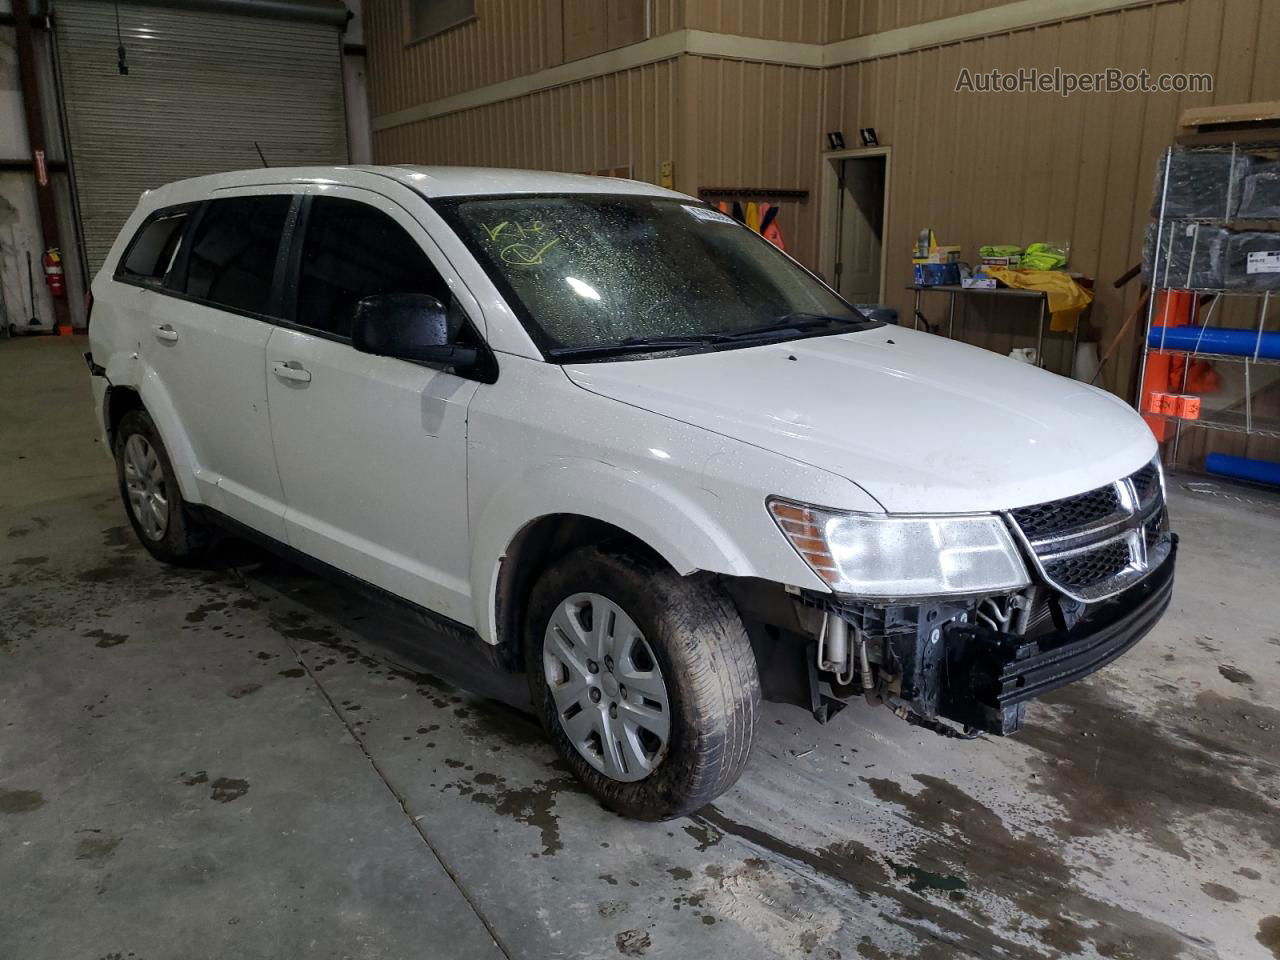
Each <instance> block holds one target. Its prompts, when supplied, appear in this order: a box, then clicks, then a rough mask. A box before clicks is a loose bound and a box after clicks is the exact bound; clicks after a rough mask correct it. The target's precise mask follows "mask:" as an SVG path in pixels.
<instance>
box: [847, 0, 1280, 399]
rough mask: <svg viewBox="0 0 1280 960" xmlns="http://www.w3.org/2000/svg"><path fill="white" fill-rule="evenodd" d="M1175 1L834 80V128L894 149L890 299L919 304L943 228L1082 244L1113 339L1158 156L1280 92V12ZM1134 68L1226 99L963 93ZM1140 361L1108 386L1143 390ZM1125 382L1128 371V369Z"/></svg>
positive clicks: (969, 236) (1254, 5)
mask: <svg viewBox="0 0 1280 960" xmlns="http://www.w3.org/2000/svg"><path fill="white" fill-rule="evenodd" d="M1231 8H1232V9H1231V13H1232V15H1231V16H1230V17H1228V18H1224V17H1223V16H1222V3H1221V2H1217V0H1174V2H1167V3H1160V4H1157V5H1153V6H1147V7H1138V8H1131V9H1128V10H1123V11H1117V12H1114V13H1107V14H1103V15H1098V16H1093V17H1088V18H1085V19H1080V20H1074V21H1070V22H1068V23H1064V24H1058V25H1052V26H1045V27H1039V28H1035V29H1028V30H1021V31H1017V32H1015V33H1011V34H1005V35H1000V36H994V37H988V38H985V39H981V40H976V41H971V42H964V43H957V44H950V45H948V46H944V47H940V48H937V49H932V50H925V51H920V52H915V53H908V54H902V55H898V56H892V57H886V58H883V59H880V60H875V61H871V62H867V63H859V64H853V65H850V66H846V67H840V68H835V69H832V70H829V71H828V72H827V74H826V119H825V122H824V124H823V126H824V128H825V129H831V130H835V129H843V130H845V131H854V130H857V129H858V128H859V127H867V126H871V127H875V128H876V130H877V132H878V133H879V136H880V141H881V143H883V144H888V145H892V146H893V159H892V171H891V176H892V186H891V195H890V198H889V218H888V226H887V233H886V237H885V249H886V251H887V253H888V256H889V290H888V299H889V300H890V302H892V303H894V304H895V305H896V306H898V307H899V308H906V307H908V306H909V305H910V300H909V297H908V294H907V293H906V292H905V291H904V290H903V287H904V286H905V285H906V284H907V283H908V282H909V279H910V265H909V261H908V250H909V248H910V246H911V243H912V242H913V240H914V238H915V236H916V234H917V233H918V232H919V231H920V230H921V229H923V228H924V227H927V226H932V227H934V228H935V229H936V230H937V231H938V234H939V238H940V239H942V240H945V241H947V242H956V243H962V244H964V253H965V254H966V256H967V257H968V258H972V257H973V256H974V255H975V254H976V245H978V244H980V243H984V242H992V243H1029V242H1032V241H1035V240H1058V239H1061V240H1068V241H1070V243H1071V247H1072V251H1071V266H1072V268H1073V269H1075V270H1079V271H1081V272H1083V273H1085V274H1087V275H1090V276H1093V277H1095V278H1097V283H1098V291H1097V292H1098V301H1097V303H1096V304H1095V307H1094V323H1095V324H1097V325H1099V326H1101V328H1102V330H1103V332H1104V342H1105V340H1106V339H1107V338H1108V337H1109V336H1110V335H1111V334H1112V333H1113V332H1114V331H1115V330H1116V329H1118V327H1119V325H1120V323H1121V322H1122V320H1123V318H1124V316H1125V314H1126V312H1127V311H1128V310H1129V309H1131V308H1132V307H1133V306H1134V304H1135V303H1136V298H1137V295H1138V293H1137V286H1136V284H1135V285H1131V286H1130V287H1129V288H1127V289H1126V290H1125V291H1124V292H1122V293H1121V292H1117V291H1115V290H1114V289H1113V288H1112V286H1111V283H1112V281H1113V280H1114V279H1116V278H1117V277H1119V276H1120V275H1121V274H1122V273H1124V272H1125V270H1127V269H1128V268H1129V267H1130V266H1131V265H1132V264H1133V263H1135V262H1136V261H1137V259H1138V257H1139V253H1140V249H1141V248H1140V246H1139V244H1140V239H1141V233H1142V230H1143V228H1144V226H1145V225H1146V223H1147V220H1148V216H1147V214H1148V209H1149V206H1150V203H1151V183H1152V176H1153V172H1154V168H1155V163H1156V159H1157V157H1158V155H1159V154H1160V153H1161V151H1163V149H1164V148H1165V147H1166V146H1167V145H1168V143H1169V142H1170V140H1171V139H1172V137H1173V135H1174V133H1175V128H1176V126H1177V118H1178V116H1179V114H1180V112H1181V111H1182V110H1183V109H1184V108H1186V107H1189V106H1196V105H1202V104H1208V103H1236V102H1242V101H1248V100H1262V99H1268V98H1274V97H1277V96H1280V61H1278V60H1277V59H1276V58H1275V57H1274V56H1272V55H1271V54H1270V53H1268V52H1266V51H1265V50H1264V49H1263V47H1262V44H1260V42H1259V38H1262V37H1266V36H1273V37H1274V36H1280V4H1277V3H1273V2H1271V0H1231ZM1055 65H1058V66H1062V67H1063V68H1064V69H1068V70H1077V71H1082V72H1084V71H1093V70H1101V69H1103V68H1104V67H1108V66H1113V65H1114V66H1118V67H1121V68H1122V69H1125V70H1135V71H1136V70H1140V69H1143V68H1145V69H1148V70H1150V71H1151V72H1152V73H1153V74H1159V73H1162V72H1173V71H1204V72H1208V73H1211V74H1213V75H1214V76H1215V78H1216V85H1215V89H1214V92H1213V93H1212V94H1197V95H1190V94H1188V95H1177V94H1159V95H1140V94H1115V95H1106V94H1077V95H1075V96H1073V97H1070V98H1066V99H1064V98H1061V97H1057V96H1054V95H1049V94H1039V93H1037V94H1031V93H1027V94H977V93H961V94H955V93H953V92H952V91H953V90H954V86H955V82H956V77H957V76H958V74H959V71H960V69H961V68H962V67H967V68H969V69H970V70H972V71H974V72H978V71H989V70H992V69H1000V70H1005V71H1013V70H1017V69H1018V68H1019V67H1027V66H1042V67H1046V68H1050V69H1051V68H1052V67H1053V66H1055ZM1129 367H1130V364H1129V359H1128V357H1126V356H1121V357H1120V358H1118V363H1116V365H1115V366H1114V367H1113V368H1112V372H1111V373H1110V374H1109V376H1108V382H1109V383H1111V384H1112V385H1113V386H1115V387H1118V388H1121V389H1122V390H1125V391H1127V390H1128V377H1127V372H1128V370H1129ZM1117 373H1118V374H1120V376H1119V377H1117V376H1116V374H1117Z"/></svg>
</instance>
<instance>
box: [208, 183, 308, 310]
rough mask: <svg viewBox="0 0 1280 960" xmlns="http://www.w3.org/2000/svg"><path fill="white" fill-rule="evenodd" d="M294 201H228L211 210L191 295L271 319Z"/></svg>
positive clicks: (284, 198) (213, 205) (211, 206)
mask: <svg viewBox="0 0 1280 960" xmlns="http://www.w3.org/2000/svg"><path fill="white" fill-rule="evenodd" d="M292 202H293V198H292V197H288V196H272V197H228V198H227V199H225V200H213V201H211V202H210V203H209V205H208V206H207V207H206V208H205V212H204V215H203V216H202V217H201V218H200V222H199V223H198V224H197V225H196V229H195V233H194V235H193V236H192V238H191V253H190V258H189V262H188V265H187V283H186V288H185V289H186V292H187V294H188V295H190V296H192V297H197V298H198V299H200V300H205V301H208V302H209V303H214V304H217V305H219V306H225V307H230V308H231V309H233V310H244V311H247V312H249V313H267V312H269V311H270V308H271V279H272V276H273V275H274V274H275V268H276V254H277V253H278V252H279V249H280V236H281V234H282V233H283V232H284V221H285V217H286V216H287V215H288V213H289V205H290V204H291V203H292Z"/></svg>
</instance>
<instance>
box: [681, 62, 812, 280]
mask: <svg viewBox="0 0 1280 960" xmlns="http://www.w3.org/2000/svg"><path fill="white" fill-rule="evenodd" d="M688 59H690V60H692V61H694V62H695V63H696V70H697V76H698V80H697V86H696V87H695V88H694V89H693V91H692V95H691V96H690V97H689V101H690V103H691V104H696V109H697V110H698V111H699V114H698V122H697V124H696V131H695V135H696V137H697V141H696V153H697V158H696V181H695V182H686V181H681V189H683V190H687V191H688V192H691V193H692V192H696V191H697V190H698V189H699V188H700V187H742V188H747V187H763V188H766V189H770V188H772V189H778V188H782V189H800V190H810V191H811V194H810V197H809V199H808V200H804V201H794V200H787V201H781V202H779V204H778V206H779V213H778V224H779V226H780V228H781V230H782V234H783V237H784V239H785V241H786V244H787V250H788V252H790V253H791V254H792V256H794V257H796V258H797V259H798V260H800V261H801V262H802V263H806V264H810V265H812V264H814V262H815V261H816V259H817V254H818V216H817V212H818V196H817V185H816V176H815V175H816V173H817V165H818V149H819V146H820V144H821V139H820V138H821V133H822V127H821V121H822V109H821V98H822V72H821V71H819V70H812V69H807V68H804V67H785V66H779V65H775V64H761V63H745V62H743V61H739V60H720V59H714V58H709V57H708V58H703V57H691V58H688Z"/></svg>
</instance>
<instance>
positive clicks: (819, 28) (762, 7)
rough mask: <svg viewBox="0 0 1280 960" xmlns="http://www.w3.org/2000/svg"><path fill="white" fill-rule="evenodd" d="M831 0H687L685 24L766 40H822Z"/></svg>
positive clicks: (696, 27)
mask: <svg viewBox="0 0 1280 960" xmlns="http://www.w3.org/2000/svg"><path fill="white" fill-rule="evenodd" d="M830 2H831V0H783V2H779V0H686V12H685V17H686V19H687V23H686V26H688V27H691V28H692V29H695V30H707V31H710V32H712V33H732V34H736V35H738V36H740V37H759V38H761V39H764V40H791V41H797V42H801V43H822V42H824V41H825V40H827V39H829V38H828V37H827V36H826V30H827V19H828V13H827V9H828V5H829V3H830Z"/></svg>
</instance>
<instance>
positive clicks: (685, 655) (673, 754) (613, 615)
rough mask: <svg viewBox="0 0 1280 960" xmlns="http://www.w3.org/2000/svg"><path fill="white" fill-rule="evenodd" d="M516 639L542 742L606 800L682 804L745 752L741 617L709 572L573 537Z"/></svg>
mask: <svg viewBox="0 0 1280 960" xmlns="http://www.w3.org/2000/svg"><path fill="white" fill-rule="evenodd" d="M525 653H526V658H527V667H528V671H529V687H530V692H531V693H532V695H533V701H534V705H535V707H536V709H537V710H538V713H539V715H540V717H541V719H542V722H543V726H544V727H545V729H546V730H547V734H548V736H549V737H550V739H551V741H552V743H553V744H554V745H555V747H556V749H557V750H558V751H559V752H560V754H561V755H562V756H563V757H564V759H565V760H566V761H567V762H568V763H569V765H570V766H571V767H572V768H573V770H574V772H575V773H576V774H577V775H578V777H579V778H580V779H581V780H582V781H583V783H584V784H586V786H587V788H588V789H590V790H591V792H592V793H594V794H595V795H596V796H597V797H599V798H600V799H601V800H602V801H603V802H604V803H605V804H606V805H607V806H609V807H612V808H613V809H615V810H617V811H619V812H620V813H623V814H626V815H627V816H631V817H636V818H639V819H643V820H666V819H670V818H672V817H678V816H682V815H683V814H686V813H690V812H692V811H694V810H696V809H698V808H699V807H701V806H703V805H705V804H707V803H709V802H711V801H712V800H714V799H715V798H716V797H717V796H719V795H720V794H721V793H723V792H724V791H725V790H727V789H728V788H729V787H730V786H732V785H733V783H734V782H735V781H736V780H737V779H738V777H739V775H740V774H741V773H742V770H743V768H744V767H745V766H746V763H747V758H748V756H749V754H750V750H751V742H752V738H753V736H754V733H755V724H756V718H757V716H758V714H759V708H760V683H759V679H758V677H757V675H756V666H755V658H754V655H753V654H752V651H751V644H750V642H749V641H748V639H747V635H746V630H745V629H744V628H743V626H742V621H741V619H740V618H739V616H738V613H737V611H736V610H735V609H734V607H733V605H732V603H731V602H730V601H729V599H728V597H727V596H726V595H725V594H724V593H723V591H721V590H720V589H719V588H718V587H717V586H716V585H715V584H714V583H712V582H711V581H709V580H706V579H703V578H690V577H681V576H679V575H677V574H676V573H675V572H674V571H672V570H670V569H669V568H666V567H664V566H662V565H660V564H658V563H656V562H650V561H646V560H642V559H639V558H637V557H634V556H631V555H629V554H622V553H610V552H606V551H604V550H602V549H601V548H599V547H585V548H582V549H579V550H576V551H574V552H573V553H570V554H569V555H567V556H566V557H564V558H563V559H561V560H560V561H559V562H557V563H556V564H555V565H553V566H552V567H551V568H550V569H548V570H547V571H546V572H545V573H544V574H543V575H542V577H541V578H540V579H539V581H538V582H537V583H536V584H535V586H534V589H533V594H532V596H531V598H530V605H529V617H528V621H527V624H526V637H525Z"/></svg>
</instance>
